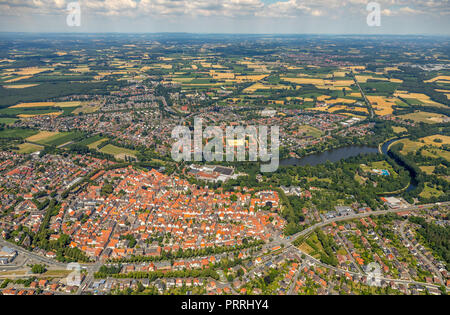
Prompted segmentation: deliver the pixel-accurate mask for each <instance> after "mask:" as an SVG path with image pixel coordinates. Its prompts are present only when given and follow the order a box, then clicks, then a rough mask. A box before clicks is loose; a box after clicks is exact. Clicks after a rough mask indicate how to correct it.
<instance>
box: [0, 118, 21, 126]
mask: <svg viewBox="0 0 450 315" xmlns="http://www.w3.org/2000/svg"><path fill="white" fill-rule="evenodd" d="M16 121H17V118H0V124H5V125H11V124H13V123H14V122H16Z"/></svg>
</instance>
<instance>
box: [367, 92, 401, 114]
mask: <svg viewBox="0 0 450 315" xmlns="http://www.w3.org/2000/svg"><path fill="white" fill-rule="evenodd" d="M367 99H368V100H369V102H370V103H371V104H372V107H373V109H374V110H375V113H376V114H377V115H380V116H384V115H391V114H392V113H393V112H394V109H393V108H392V106H395V105H397V104H396V103H395V102H396V101H398V99H396V98H386V97H384V96H367Z"/></svg>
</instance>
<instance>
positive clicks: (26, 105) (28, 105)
mask: <svg viewBox="0 0 450 315" xmlns="http://www.w3.org/2000/svg"><path fill="white" fill-rule="evenodd" d="M80 105H81V102H79V101H74V102H34V103H20V104H17V105H14V106H11V107H10V108H34V107H61V108H64V107H76V106H80Z"/></svg>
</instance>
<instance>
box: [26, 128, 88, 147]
mask: <svg viewBox="0 0 450 315" xmlns="http://www.w3.org/2000/svg"><path fill="white" fill-rule="evenodd" d="M78 136H79V134H78V133H76V132H51V131H41V132H40V133H38V134H37V135H34V136H32V137H29V138H27V140H28V141H30V142H36V143H38V144H42V145H53V146H60V145H62V144H65V143H67V142H70V141H72V140H73V139H74V138H76V137H78Z"/></svg>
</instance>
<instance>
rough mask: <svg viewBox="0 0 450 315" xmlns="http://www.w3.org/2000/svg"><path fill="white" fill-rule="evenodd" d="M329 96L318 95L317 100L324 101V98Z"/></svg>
mask: <svg viewBox="0 0 450 315" xmlns="http://www.w3.org/2000/svg"><path fill="white" fill-rule="evenodd" d="M329 98H331V96H329V95H320V96H319V97H317V100H318V101H325V100H326V99H329Z"/></svg>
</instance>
